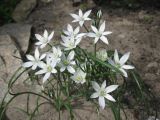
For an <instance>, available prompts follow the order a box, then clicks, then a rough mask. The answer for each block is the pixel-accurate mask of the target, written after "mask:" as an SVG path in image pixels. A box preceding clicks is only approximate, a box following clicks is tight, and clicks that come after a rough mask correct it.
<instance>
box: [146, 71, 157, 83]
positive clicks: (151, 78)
mask: <svg viewBox="0 0 160 120" xmlns="http://www.w3.org/2000/svg"><path fill="white" fill-rule="evenodd" d="M144 79H145V80H147V81H152V82H153V81H155V80H157V76H156V75H155V74H152V73H146V74H145V75H144Z"/></svg>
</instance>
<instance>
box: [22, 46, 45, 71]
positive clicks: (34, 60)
mask: <svg viewBox="0 0 160 120" xmlns="http://www.w3.org/2000/svg"><path fill="white" fill-rule="evenodd" d="M45 56H46V54H42V55H41V56H40V53H39V50H38V48H36V50H35V53H34V56H32V55H26V57H27V59H28V60H29V61H27V62H25V63H23V65H22V66H23V67H31V66H32V70H35V69H36V68H37V67H38V66H40V65H41V64H42V63H43V62H42V61H41V60H42V59H44V58H45Z"/></svg>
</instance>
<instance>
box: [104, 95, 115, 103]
mask: <svg viewBox="0 0 160 120" xmlns="http://www.w3.org/2000/svg"><path fill="white" fill-rule="evenodd" d="M104 97H105V98H106V99H108V100H110V101H112V102H116V100H115V99H114V98H113V97H112V96H111V95H109V94H106V95H105V96H104Z"/></svg>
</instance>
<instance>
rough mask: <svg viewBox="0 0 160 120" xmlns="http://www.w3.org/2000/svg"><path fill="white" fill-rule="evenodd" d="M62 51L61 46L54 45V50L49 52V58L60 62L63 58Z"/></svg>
mask: <svg viewBox="0 0 160 120" xmlns="http://www.w3.org/2000/svg"><path fill="white" fill-rule="evenodd" d="M61 55H62V51H61V49H60V48H59V47H57V48H56V47H52V52H49V53H48V54H47V59H49V60H50V61H51V62H55V63H59V62H60V60H61Z"/></svg>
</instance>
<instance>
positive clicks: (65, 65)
mask: <svg viewBox="0 0 160 120" xmlns="http://www.w3.org/2000/svg"><path fill="white" fill-rule="evenodd" d="M74 54H75V53H74V51H71V52H70V53H69V55H68V56H67V58H66V56H65V55H64V54H62V57H61V62H60V64H59V65H60V67H61V68H60V71H61V72H63V71H65V69H67V70H68V71H69V72H70V73H72V74H73V73H74V72H75V69H74V68H73V65H75V61H73V59H74Z"/></svg>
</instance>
